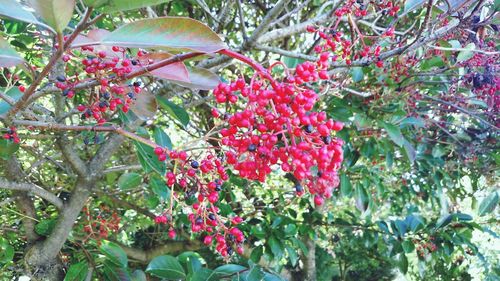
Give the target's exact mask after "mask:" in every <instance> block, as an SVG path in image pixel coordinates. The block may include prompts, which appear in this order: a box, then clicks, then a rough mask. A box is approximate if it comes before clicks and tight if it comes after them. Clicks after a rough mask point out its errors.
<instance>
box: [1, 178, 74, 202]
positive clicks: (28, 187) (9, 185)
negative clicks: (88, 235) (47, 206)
mask: <svg viewBox="0 0 500 281" xmlns="http://www.w3.org/2000/svg"><path fill="white" fill-rule="evenodd" d="M0 188H2V189H8V190H17V191H27V192H31V193H33V194H35V195H37V196H38V197H40V198H43V199H45V200H47V201H49V202H50V203H52V204H53V205H54V206H56V207H57V208H58V209H62V208H63V206H64V203H63V201H62V200H61V199H60V198H59V197H57V196H56V195H55V194H53V193H52V192H50V191H48V190H46V189H43V188H42V187H40V186H38V185H35V184H32V183H19V182H11V181H8V180H7V179H4V178H1V177H0Z"/></svg>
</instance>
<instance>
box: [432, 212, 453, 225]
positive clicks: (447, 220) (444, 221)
mask: <svg viewBox="0 0 500 281" xmlns="http://www.w3.org/2000/svg"><path fill="white" fill-rule="evenodd" d="M452 219H453V215H444V216H442V217H441V218H439V220H438V221H437V222H436V228H443V227H445V226H447V225H448V224H449V223H450V222H451V221H452Z"/></svg>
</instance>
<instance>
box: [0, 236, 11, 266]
mask: <svg viewBox="0 0 500 281" xmlns="http://www.w3.org/2000/svg"><path fill="white" fill-rule="evenodd" d="M13 258H14V248H13V247H12V246H11V245H10V244H9V241H7V239H5V238H3V237H0V265H1V264H6V263H8V262H10V261H12V259H13Z"/></svg>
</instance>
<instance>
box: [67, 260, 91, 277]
mask: <svg viewBox="0 0 500 281" xmlns="http://www.w3.org/2000/svg"><path fill="white" fill-rule="evenodd" d="M88 271H89V266H88V264H87V263H86V262H79V263H75V264H73V265H71V266H70V267H69V269H68V272H67V273H66V276H65V277H64V281H83V280H85V278H86V277H87V274H88Z"/></svg>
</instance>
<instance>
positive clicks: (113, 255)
mask: <svg viewBox="0 0 500 281" xmlns="http://www.w3.org/2000/svg"><path fill="white" fill-rule="evenodd" d="M99 250H100V251H101V253H102V254H104V255H105V256H106V258H108V260H109V261H110V262H112V263H113V264H115V265H117V266H120V267H123V268H125V267H127V264H128V258H127V254H125V252H124V251H123V249H122V248H121V247H120V245H118V244H115V243H113V242H110V241H106V240H105V241H103V242H102V245H101V247H100V248H99Z"/></svg>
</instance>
